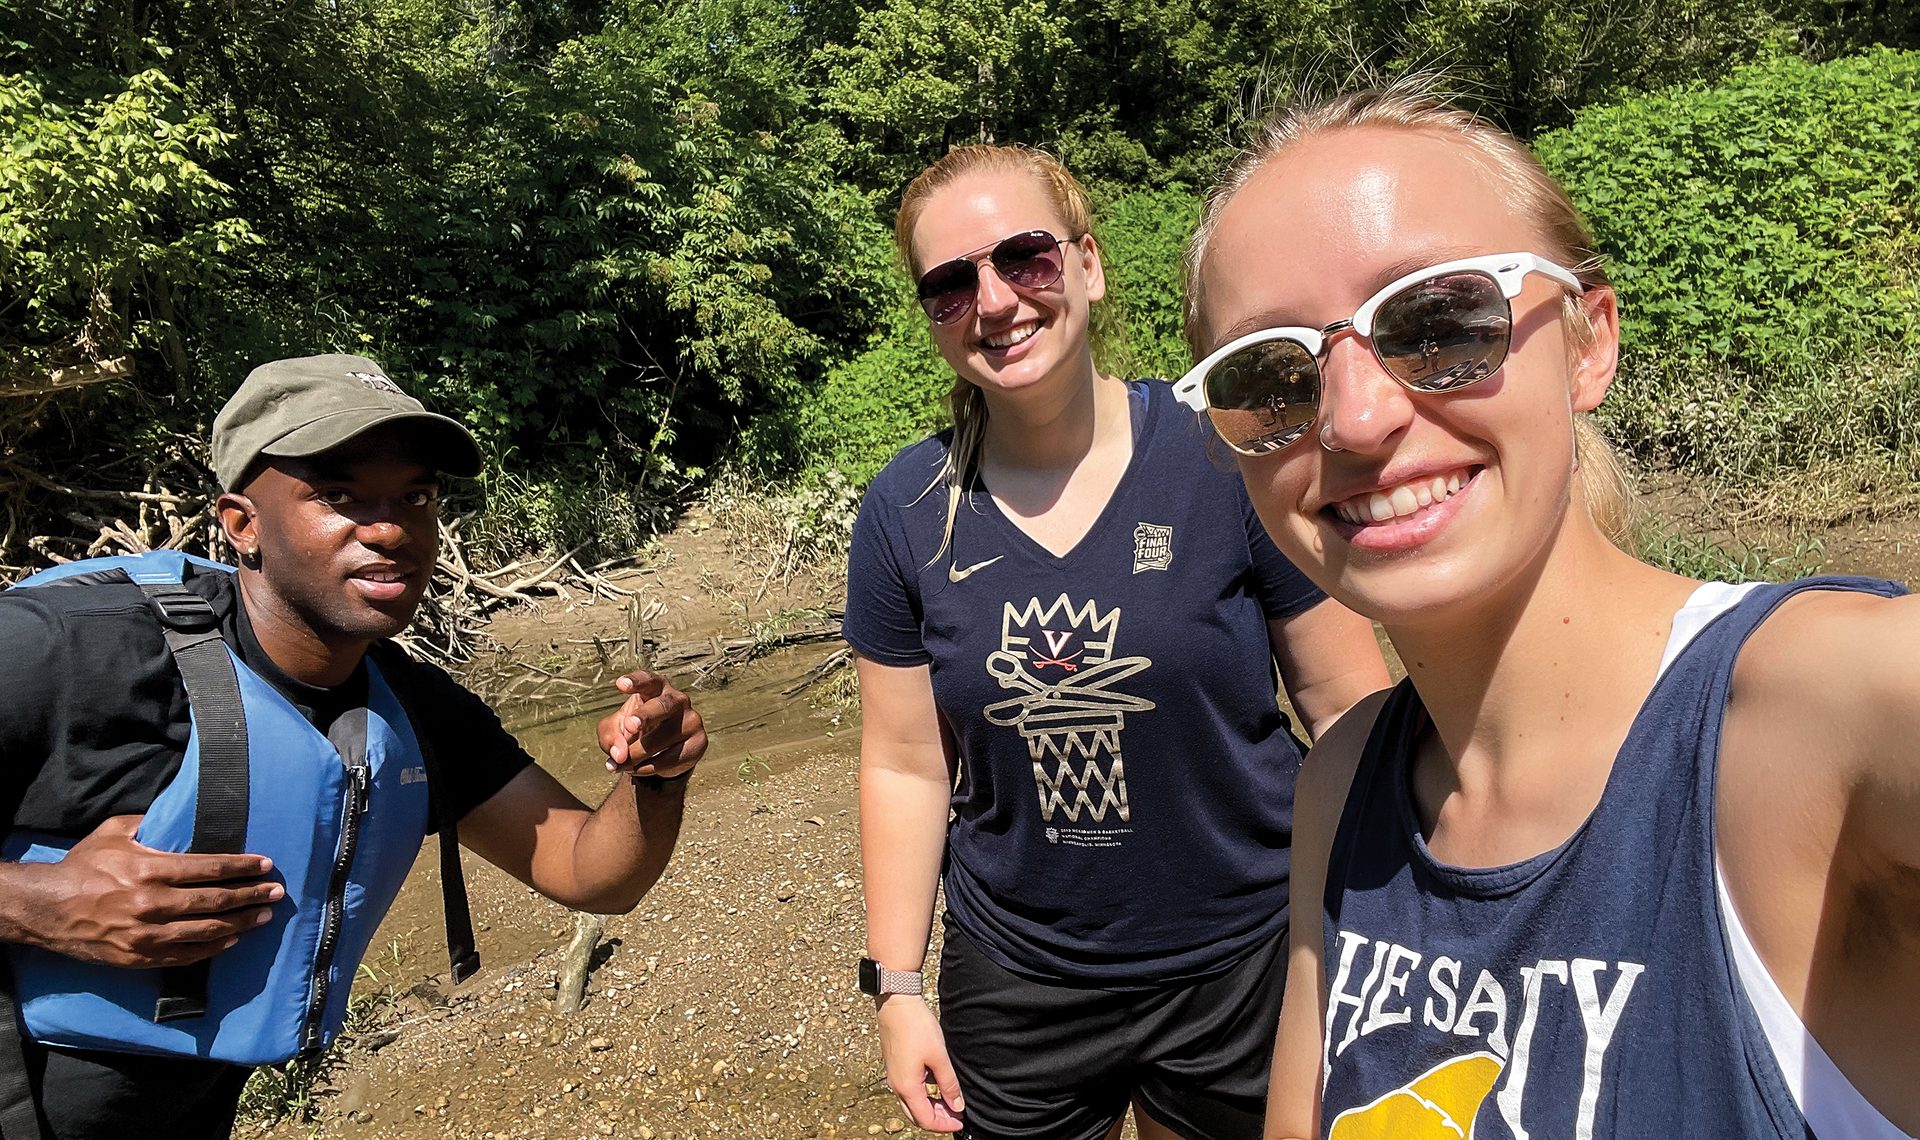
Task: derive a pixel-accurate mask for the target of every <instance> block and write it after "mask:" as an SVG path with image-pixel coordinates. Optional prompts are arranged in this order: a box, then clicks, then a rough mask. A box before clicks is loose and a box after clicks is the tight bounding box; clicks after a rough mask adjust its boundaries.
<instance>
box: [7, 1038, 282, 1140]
mask: <svg viewBox="0 0 1920 1140" xmlns="http://www.w3.org/2000/svg"><path fill="white" fill-rule="evenodd" d="M21 1046H22V1048H23V1050H24V1052H25V1054H26V1062H27V1076H28V1079H29V1080H30V1081H31V1083H32V1086H33V1091H34V1094H35V1099H36V1100H37V1102H38V1104H39V1106H40V1127H41V1129H42V1130H44V1131H45V1132H46V1134H47V1137H48V1140H226V1138H227V1137H228V1136H229V1135H230V1134H231V1133H232V1132H233V1117H234V1110H235V1109H236V1108H238V1107H239V1104H240V1092H241V1090H242V1089H243V1088H245V1087H246V1083H247V1077H248V1076H250V1075H251V1074H252V1073H253V1070H252V1069H249V1068H245V1067H243V1066H240V1065H226V1064H222V1063H220V1062H218V1061H203V1060H200V1059H199V1058H197V1057H149V1056H144V1055H141V1054H136V1053H106V1052H96V1051H94V1050H90V1049H74V1050H67V1049H46V1048H42V1047H41V1046H39V1045H36V1044H34V1043H33V1042H31V1041H23V1042H21Z"/></svg>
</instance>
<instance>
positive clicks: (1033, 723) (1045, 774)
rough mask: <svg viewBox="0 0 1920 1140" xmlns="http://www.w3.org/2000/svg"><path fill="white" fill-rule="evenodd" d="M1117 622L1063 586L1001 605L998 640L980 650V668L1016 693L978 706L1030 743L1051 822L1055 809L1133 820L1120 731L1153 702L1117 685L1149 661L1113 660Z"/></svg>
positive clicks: (1069, 814) (1076, 818) (1115, 614)
mask: <svg viewBox="0 0 1920 1140" xmlns="http://www.w3.org/2000/svg"><path fill="white" fill-rule="evenodd" d="M1119 629H1120V608H1119V607H1118V606H1115V607H1114V608H1113V609H1111V610H1109V611H1107V612H1106V613H1104V614H1102V613H1100V612H1099V607H1098V605H1097V604H1096V603H1095V602H1093V601H1091V600H1088V601H1086V602H1084V603H1081V604H1080V605H1078V606H1076V605H1074V604H1073V602H1072V601H1071V600H1069V599H1068V597H1067V595H1065V594H1061V595H1060V596H1059V597H1058V598H1056V599H1055V600H1054V601H1053V602H1052V603H1051V604H1049V605H1046V606H1044V607H1043V606H1042V605H1041V603H1040V599H1038V598H1033V599H1030V600H1029V601H1027V602H1026V603H1025V604H1024V605H1021V606H1019V607H1016V606H1015V605H1014V604H1013V603H1012V602H1008V603H1006V605H1005V606H1004V607H1003V609H1002V611H1001V620H1000V648H999V649H998V650H996V651H995V652H993V653H990V654H988V655H987V672H988V673H990V674H992V675H993V678H994V680H996V681H998V682H999V683H1000V687H1001V688H1003V689H1012V690H1015V691H1016V692H1018V694H1019V695H1018V696H1015V697H1010V698H1008V699H1007V700H1004V701H998V702H996V703H994V704H990V705H988V706H987V707H986V709H985V710H983V711H984V712H985V715H986V718H987V720H988V721H989V722H990V723H993V724H998V725H1003V726H1006V727H1009V728H1014V729H1017V730H1018V731H1019V733H1020V735H1021V737H1022V738H1023V739H1024V740H1025V741H1026V742H1027V755H1028V757H1029V758H1031V759H1032V761H1033V781H1034V785H1035V787H1036V789H1037V790H1038V791H1039V794H1040V815H1041V818H1042V819H1043V820H1045V821H1046V822H1048V823H1052V822H1053V819H1054V814H1055V813H1056V812H1058V813H1060V814H1062V815H1064V816H1065V817H1066V818H1067V819H1068V820H1070V821H1072V822H1075V823H1078V822H1080V817H1081V814H1082V813H1085V814H1086V816H1087V817H1088V819H1089V820H1091V821H1092V822H1095V823H1105V822H1106V821H1107V814H1108V813H1109V812H1112V813H1113V814H1114V815H1115V816H1116V817H1117V818H1118V820H1119V822H1122V823H1124V822H1127V821H1129V820H1130V819H1131V814H1130V812H1131V808H1130V806H1129V805H1128V803H1127V769H1126V761H1125V759H1124V758H1123V757H1122V755H1121V752H1120V730H1121V729H1123V728H1125V727H1126V716H1127V714H1128V713H1130V712H1146V711H1147V710H1149V709H1152V708H1153V707H1155V706H1154V702H1152V701H1150V700H1147V699H1146V698H1144V697H1136V696H1131V695H1129V694H1127V693H1123V692H1115V691H1114V686H1116V685H1118V684H1119V683H1120V682H1122V681H1125V680H1126V679H1127V678H1129V677H1131V676H1133V675H1134V674H1135V673H1138V672H1140V671H1141V670H1142V669H1145V668H1147V667H1148V666H1150V665H1152V664H1153V661H1152V660H1151V659H1150V658H1146V657H1121V658H1115V657H1114V656H1113V645H1114V640H1115V637H1116V635H1117V634H1118V632H1119Z"/></svg>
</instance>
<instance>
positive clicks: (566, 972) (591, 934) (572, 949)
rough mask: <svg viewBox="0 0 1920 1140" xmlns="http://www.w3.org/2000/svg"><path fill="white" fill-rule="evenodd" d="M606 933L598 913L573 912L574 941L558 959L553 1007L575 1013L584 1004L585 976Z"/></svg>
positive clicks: (562, 1011)
mask: <svg viewBox="0 0 1920 1140" xmlns="http://www.w3.org/2000/svg"><path fill="white" fill-rule="evenodd" d="M605 930H606V921H605V920H604V919H602V918H601V917H600V916H599V915H597V914H588V913H587V912H586V911H584V910H579V911H575V912H574V913H573V941H572V942H569V943H568V944H567V951H566V953H565V955H563V956H562V958H561V963H560V984H559V988H558V990H556V991H555V993H554V995H553V1008H554V1009H556V1010H558V1011H559V1012H561V1013H578V1012H579V1011H580V1007H581V1005H583V1004H585V1001H586V996H587V974H588V973H589V972H590V971H591V969H592V966H593V951H594V947H596V946H598V945H599V944H600V935H601V933H602V932H604V931H605Z"/></svg>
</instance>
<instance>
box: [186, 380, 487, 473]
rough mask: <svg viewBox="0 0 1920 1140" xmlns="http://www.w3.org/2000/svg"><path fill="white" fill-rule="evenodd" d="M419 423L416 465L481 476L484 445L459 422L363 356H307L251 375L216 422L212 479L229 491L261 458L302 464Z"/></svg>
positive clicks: (223, 409)
mask: <svg viewBox="0 0 1920 1140" xmlns="http://www.w3.org/2000/svg"><path fill="white" fill-rule="evenodd" d="M397 420H409V421H417V426H418V427H419V428H420V431H419V432H418V433H417V434H413V433H409V435H408V439H410V440H414V441H417V443H418V446H419V448H420V450H419V458H421V459H422V460H424V461H426V462H427V463H429V464H431V465H432V466H433V468H434V469H435V470H437V471H444V472H446V473H447V474H449V475H469V476H470V475H478V474H479V473H480V464H481V457H480V445H479V444H478V443H476V442H474V438H473V434H472V433H471V432H469V431H467V429H466V428H465V427H463V426H461V425H460V423H459V422H458V421H456V420H450V419H448V418H447V417H446V416H441V415H435V414H434V413H432V412H429V411H428V410H427V409H426V407H425V406H424V405H422V404H421V403H420V401H418V400H416V399H414V398H413V397H412V396H409V395H407V394H406V393H405V392H402V391H401V390H400V385H398V384H395V383H394V382H393V381H392V380H391V379H389V378H388V377H387V374H386V372H385V371H384V370H382V369H381V367H380V366H379V365H378V364H375V363H374V362H373V361H371V360H368V359H367V358H366V357H364V356H339V355H334V356H302V357H298V358H296V359H293V360H276V361H273V362H272V363H270V364H262V365H261V366H260V367H258V368H256V369H254V370H253V371H252V372H249V373H247V378H246V380H245V381H243V382H242V383H241V385H240V390H239V391H237V392H235V393H234V394H233V398H232V399H230V400H228V401H227V405H226V407H224V408H221V409H220V414H219V415H218V416H215V417H214V420H213V473H214V474H215V475H217V476H219V479H220V485H221V486H222V487H224V488H226V489H227V490H229V491H237V490H239V489H240V483H241V480H243V479H245V478H246V477H247V475H248V473H249V472H250V471H251V470H252V468H253V465H254V462H255V461H256V460H258V459H259V458H260V457H261V456H263V455H278V456H286V457H288V458H305V457H307V456H313V455H319V454H321V453H323V452H327V451H331V450H333V449H334V448H336V447H339V446H340V445H341V444H343V443H345V442H347V441H348V440H350V439H352V438H354V437H355V436H357V435H359V434H361V433H362V432H366V431H370V430H372V429H373V428H377V427H379V426H381V425H382V424H390V423H393V422H395V421H397Z"/></svg>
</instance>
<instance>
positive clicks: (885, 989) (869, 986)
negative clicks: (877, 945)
mask: <svg viewBox="0 0 1920 1140" xmlns="http://www.w3.org/2000/svg"><path fill="white" fill-rule="evenodd" d="M924 990H925V980H924V979H923V978H922V976H921V974H920V971H918V970H889V969H887V968H886V967H885V966H882V965H881V964H880V963H878V962H876V961H874V960H873V959H872V958H862V959H860V992H861V993H864V994H867V995H869V996H871V997H879V996H881V995H882V994H912V995H915V996H918V995H919V994H920V993H922V992H924Z"/></svg>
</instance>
